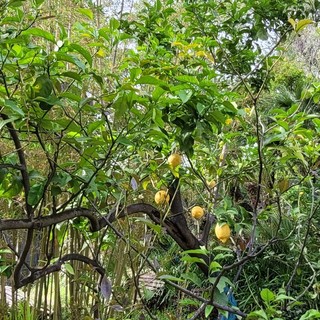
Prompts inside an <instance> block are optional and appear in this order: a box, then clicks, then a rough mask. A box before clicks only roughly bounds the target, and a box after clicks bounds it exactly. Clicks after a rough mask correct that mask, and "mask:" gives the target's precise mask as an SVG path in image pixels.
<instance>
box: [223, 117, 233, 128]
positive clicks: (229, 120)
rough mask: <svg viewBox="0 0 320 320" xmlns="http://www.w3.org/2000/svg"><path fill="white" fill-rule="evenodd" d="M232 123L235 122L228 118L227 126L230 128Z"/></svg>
mask: <svg viewBox="0 0 320 320" xmlns="http://www.w3.org/2000/svg"><path fill="white" fill-rule="evenodd" d="M232 122H233V120H232V119H231V118H228V119H226V121H225V124H226V125H227V126H229V125H230V124H231V123H232Z"/></svg>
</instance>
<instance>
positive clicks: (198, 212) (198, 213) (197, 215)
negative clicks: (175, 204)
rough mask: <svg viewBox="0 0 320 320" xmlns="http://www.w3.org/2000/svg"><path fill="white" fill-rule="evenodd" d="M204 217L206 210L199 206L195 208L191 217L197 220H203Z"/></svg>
mask: <svg viewBox="0 0 320 320" xmlns="http://www.w3.org/2000/svg"><path fill="white" fill-rule="evenodd" d="M203 215H204V210H203V209H202V208H201V207H199V206H194V207H193V208H192V209H191V216H192V218H195V219H197V220H199V219H201V218H202V217H203Z"/></svg>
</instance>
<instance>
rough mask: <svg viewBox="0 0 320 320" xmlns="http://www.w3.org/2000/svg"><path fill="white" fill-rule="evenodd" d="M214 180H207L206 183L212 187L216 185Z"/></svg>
mask: <svg viewBox="0 0 320 320" xmlns="http://www.w3.org/2000/svg"><path fill="white" fill-rule="evenodd" d="M216 184H217V183H216V182H215V181H214V180H211V181H207V185H208V187H209V188H210V189H213V188H214V187H215V186H216Z"/></svg>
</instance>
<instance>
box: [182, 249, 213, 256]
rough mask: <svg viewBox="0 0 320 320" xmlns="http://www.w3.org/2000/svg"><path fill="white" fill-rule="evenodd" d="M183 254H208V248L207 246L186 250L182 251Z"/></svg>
mask: <svg viewBox="0 0 320 320" xmlns="http://www.w3.org/2000/svg"><path fill="white" fill-rule="evenodd" d="M182 254H203V255H207V254H208V250H207V249H206V248H200V249H192V250H185V251H183V252H182Z"/></svg>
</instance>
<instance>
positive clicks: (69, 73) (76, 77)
mask: <svg viewBox="0 0 320 320" xmlns="http://www.w3.org/2000/svg"><path fill="white" fill-rule="evenodd" d="M61 75H62V76H63V77H68V78H71V79H73V80H77V81H82V78H81V76H80V75H79V73H76V72H72V71H66V72H63V73H61Z"/></svg>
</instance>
